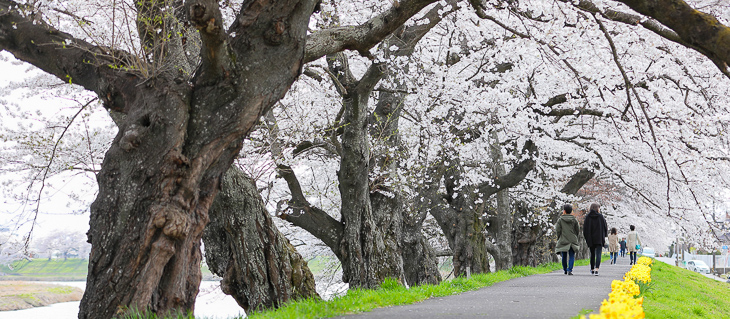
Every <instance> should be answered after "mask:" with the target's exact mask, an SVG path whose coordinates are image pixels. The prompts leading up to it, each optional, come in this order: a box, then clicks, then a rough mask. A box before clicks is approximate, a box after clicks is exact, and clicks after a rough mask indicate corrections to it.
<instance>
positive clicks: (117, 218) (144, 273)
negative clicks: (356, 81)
mask: <svg viewBox="0 0 730 319" xmlns="http://www.w3.org/2000/svg"><path fill="white" fill-rule="evenodd" d="M314 2H315V1H314V0H304V1H277V2H275V3H270V4H268V5H267V6H268V9H270V10H262V9H263V8H262V7H257V6H244V7H243V9H242V12H241V18H239V19H237V20H236V22H235V23H234V25H233V26H231V30H233V31H235V32H237V33H238V36H237V37H235V38H232V39H231V41H230V43H229V45H226V43H227V39H228V36H227V34H226V33H225V32H224V31H223V26H222V24H221V23H222V22H221V19H220V11H219V10H218V7H217V2H215V1H203V0H199V1H189V2H186V4H188V5H189V6H192V7H194V8H195V10H190V13H191V15H192V16H191V17H190V20H191V22H192V23H193V24H194V25H196V26H197V27H198V28H199V31H200V35H201V39H202V42H203V45H204V49H203V50H202V52H201V59H202V61H203V62H202V65H201V66H200V68H199V69H198V71H197V72H196V76H195V77H194V78H193V79H192V85H191V84H190V83H188V82H187V81H175V80H174V79H172V78H169V77H167V76H165V74H160V75H158V77H154V78H149V79H147V80H145V82H143V83H144V84H141V83H140V84H139V85H130V86H126V87H117V88H116V89H117V90H118V91H115V92H113V93H114V94H112V93H109V94H108V95H106V94H105V95H104V99H105V101H107V103H108V104H110V107H114V108H118V109H119V110H121V111H124V112H125V113H126V114H127V116H126V118H125V120H124V123H123V124H122V125H121V126H120V129H119V133H118V135H117V137H116V138H115V140H114V142H113V144H112V146H111V148H110V150H109V151H108V152H107V154H106V156H105V159H104V162H103V164H102V169H101V171H100V172H99V174H98V175H97V180H98V183H99V194H98V196H97V199H96V200H95V201H94V203H93V204H92V206H91V218H90V231H89V241H90V242H91V244H92V250H91V256H90V260H89V276H88V280H87V287H86V291H85V293H84V298H83V299H82V301H81V306H80V312H79V318H81V319H85V318H89V319H104V318H110V317H112V316H114V315H117V314H119V313H120V312H124V311H126V309H127V308H138V309H140V310H146V311H151V312H155V313H158V314H164V313H168V312H170V311H176V310H181V311H192V310H193V306H194V302H195V296H196V295H197V292H198V286H199V284H200V279H201V274H200V262H201V252H200V241H201V238H202V234H203V230H204V228H205V226H206V225H207V223H208V220H209V217H208V209H209V208H210V205H211V204H212V202H213V199H214V198H215V196H216V194H217V192H218V189H219V186H220V184H219V183H220V177H221V176H222V175H223V173H225V172H226V171H227V169H228V167H229V166H230V164H231V162H232V161H233V159H234V158H235V156H237V155H238V151H239V150H240V147H241V146H240V145H241V142H242V140H243V138H244V137H245V136H246V135H247V134H248V132H250V130H251V129H252V128H253V127H254V125H255V124H256V123H257V121H258V119H259V116H260V114H262V113H263V112H265V111H266V110H268V109H269V108H270V107H271V106H272V105H273V103H275V102H276V101H278V100H279V99H280V98H281V97H282V96H283V95H284V93H285V92H286V91H287V90H288V88H289V86H290V85H291V83H292V82H293V81H294V80H295V79H296V77H297V76H298V75H299V72H300V70H301V67H302V59H303V56H304V40H305V36H306V25H307V23H308V21H309V15H310V14H311V9H312V8H313V6H314ZM254 16H255V17H256V18H255V19H252V17H254ZM246 17H247V18H246ZM275 21H279V22H276V23H281V24H284V22H281V21H286V23H285V24H286V25H287V26H288V27H289V28H288V29H282V31H285V34H283V35H280V37H278V38H276V37H275V34H273V33H272V32H270V30H271V25H272V23H274V22H275ZM277 30H278V29H277ZM229 52H236V59H233V58H231V57H230V56H229V55H228V53H229ZM272 57H275V58H272ZM160 63H161V62H160ZM84 64H85V63H84ZM132 78H133V77H132ZM262 79H265V80H262ZM249 80H250V81H251V82H253V81H256V82H257V83H259V85H257V86H252V85H248V84H246V83H247V81H249ZM178 83H179V84H178Z"/></svg>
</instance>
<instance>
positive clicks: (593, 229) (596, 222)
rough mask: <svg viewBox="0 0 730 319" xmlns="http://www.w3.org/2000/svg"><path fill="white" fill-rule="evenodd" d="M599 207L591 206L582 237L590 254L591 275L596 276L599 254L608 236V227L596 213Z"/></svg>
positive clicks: (599, 261) (603, 219)
mask: <svg viewBox="0 0 730 319" xmlns="http://www.w3.org/2000/svg"><path fill="white" fill-rule="evenodd" d="M599 207H600V206H599V205H598V204H596V203H593V204H591V209H590V211H589V212H588V215H586V217H585V221H584V222H583V237H585V239H586V244H587V245H588V249H589V250H590V252H591V274H593V275H594V276H598V268H600V267H601V252H602V250H603V245H605V244H606V236H608V225H607V224H606V219H605V218H603V215H601V213H599V212H598V209H599Z"/></svg>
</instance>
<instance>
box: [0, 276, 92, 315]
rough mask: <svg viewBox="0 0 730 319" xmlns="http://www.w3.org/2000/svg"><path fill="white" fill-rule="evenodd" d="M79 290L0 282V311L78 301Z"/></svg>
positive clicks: (81, 294) (79, 296)
mask: <svg viewBox="0 0 730 319" xmlns="http://www.w3.org/2000/svg"><path fill="white" fill-rule="evenodd" d="M83 294H84V292H83V290H81V289H80V288H76V287H70V286H61V285H52V284H39V283H34V282H27V281H0V311H10V310H20V309H28V308H33V307H42V306H47V305H50V304H54V303H59V302H69V301H79V300H81V296H83Z"/></svg>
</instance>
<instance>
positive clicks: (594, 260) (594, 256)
mask: <svg viewBox="0 0 730 319" xmlns="http://www.w3.org/2000/svg"><path fill="white" fill-rule="evenodd" d="M590 250H591V270H593V269H597V268H599V267H601V252H602V251H603V246H601V245H597V246H593V247H591V249H590Z"/></svg>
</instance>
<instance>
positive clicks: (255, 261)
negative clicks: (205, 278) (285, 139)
mask: <svg viewBox="0 0 730 319" xmlns="http://www.w3.org/2000/svg"><path fill="white" fill-rule="evenodd" d="M209 214H210V219H211V221H210V223H209V224H208V226H207V227H206V229H205V232H204V233H203V243H204V244H205V257H206V262H207V264H208V266H209V267H210V270H211V271H212V272H213V273H215V274H216V275H218V276H221V277H222V278H223V280H222V281H221V288H222V289H223V292H224V293H226V294H227V295H231V296H233V298H234V299H235V300H236V302H238V304H239V305H240V306H241V307H242V308H243V309H244V310H246V312H249V310H263V309H271V308H278V307H279V306H281V305H283V304H284V303H286V302H289V301H293V300H297V299H304V298H319V295H317V292H316V290H315V283H314V276H312V273H311V271H310V270H309V267H308V266H307V262H306V261H304V259H303V258H302V256H301V255H299V253H298V252H297V251H296V249H295V248H294V246H292V245H291V244H290V243H289V240H287V239H286V238H285V237H284V235H283V234H281V232H279V230H278V229H277V228H276V226H275V225H274V223H273V221H272V220H271V216H270V215H269V212H268V211H267V210H266V207H265V204H264V201H263V199H262V198H261V195H260V194H259V192H258V190H257V189H256V184H255V182H254V181H253V180H252V179H251V178H250V177H248V176H246V175H245V174H244V173H243V172H242V171H241V170H239V169H237V168H235V167H232V168H231V169H229V170H228V172H226V174H225V175H224V176H223V180H222V189H221V192H220V193H218V196H217V197H216V199H215V200H214V201H213V205H212V206H211V208H210V211H209Z"/></svg>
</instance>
